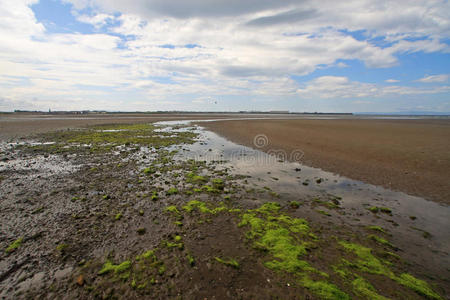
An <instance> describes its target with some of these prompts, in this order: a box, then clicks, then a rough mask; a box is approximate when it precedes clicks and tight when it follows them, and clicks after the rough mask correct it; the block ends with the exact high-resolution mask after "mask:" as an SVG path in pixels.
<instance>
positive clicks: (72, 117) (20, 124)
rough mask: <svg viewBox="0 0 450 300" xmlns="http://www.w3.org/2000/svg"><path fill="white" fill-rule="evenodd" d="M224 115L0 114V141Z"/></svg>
mask: <svg viewBox="0 0 450 300" xmlns="http://www.w3.org/2000/svg"><path fill="white" fill-rule="evenodd" d="M224 117H226V115H224V114H220V115H219V114H217V115H216V114H177V113H173V114H168V113H165V114H157V113H152V114H138V113H120V114H111V113H108V114H78V115H77V114H60V115H59V114H42V113H41V114H32V113H11V114H0V140H5V139H12V138H20V137H24V136H27V135H30V134H36V133H45V132H50V131H55V130H61V129H67V128H74V127H86V126H92V125H102V124H137V123H149V122H158V121H168V120H192V119H195V120H199V119H205V118H208V119H211V118H214V119H218V118H224Z"/></svg>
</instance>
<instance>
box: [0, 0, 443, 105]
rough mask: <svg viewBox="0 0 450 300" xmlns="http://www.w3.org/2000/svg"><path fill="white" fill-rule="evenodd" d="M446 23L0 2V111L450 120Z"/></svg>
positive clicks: (237, 5)
mask: <svg viewBox="0 0 450 300" xmlns="http://www.w3.org/2000/svg"><path fill="white" fill-rule="evenodd" d="M212 2H213V3H212ZM336 2H337V3H336ZM449 15H450V5H449V3H448V1H438V0H435V1H414V2H413V3H411V1H401V0H398V1H372V0H360V1H348V2H346V3H340V2H338V1H329V0H324V1H320V3H319V1H308V0H305V1H293V0H286V1H276V0H273V1H272V0H265V1H257V0H247V1H237V0H228V1H225V0H211V1H201V0H173V1H170V2H168V1H163V0H130V1H113V0H62V1H61V0H41V1H38V0H16V1H7V0H3V1H2V0H0V41H1V43H0V44H1V45H0V110H2V111H12V110H14V109H29V110H48V109H49V108H50V109H52V110H71V109H102V110H111V111H117V110H123V111H151V110H196V111H237V110H290V111H300V112H301V111H320V112H409V111H435V112H450V85H449V76H450V21H449V18H448V16H449Z"/></svg>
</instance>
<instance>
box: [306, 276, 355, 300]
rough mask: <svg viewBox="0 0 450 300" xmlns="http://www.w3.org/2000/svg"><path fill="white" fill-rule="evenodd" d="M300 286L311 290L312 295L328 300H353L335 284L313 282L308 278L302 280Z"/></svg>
mask: <svg viewBox="0 0 450 300" xmlns="http://www.w3.org/2000/svg"><path fill="white" fill-rule="evenodd" d="M300 284H301V285H303V286H304V287H305V288H307V289H309V290H310V291H311V292H312V293H314V294H316V295H317V296H319V297H320V298H321V299H326V300H349V299H351V298H350V297H349V296H348V295H347V294H346V293H344V292H343V291H341V290H340V289H339V288H338V287H337V286H335V285H334V284H331V283H328V282H325V281H313V280H311V279H309V278H308V277H304V278H303V279H301V280H300Z"/></svg>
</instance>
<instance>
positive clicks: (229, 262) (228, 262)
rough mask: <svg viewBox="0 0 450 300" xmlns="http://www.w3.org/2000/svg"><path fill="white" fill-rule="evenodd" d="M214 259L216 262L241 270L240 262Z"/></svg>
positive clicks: (229, 259) (230, 259) (231, 259)
mask: <svg viewBox="0 0 450 300" xmlns="http://www.w3.org/2000/svg"><path fill="white" fill-rule="evenodd" d="M214 259H215V260H216V261H218V262H220V263H221V264H224V265H226V266H230V267H232V268H235V269H239V262H238V261H237V260H235V259H234V258H228V259H222V258H220V257H217V256H216V257H214Z"/></svg>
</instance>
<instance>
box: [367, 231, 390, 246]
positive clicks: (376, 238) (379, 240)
mask: <svg viewBox="0 0 450 300" xmlns="http://www.w3.org/2000/svg"><path fill="white" fill-rule="evenodd" d="M367 238H369V239H371V240H373V241H375V242H377V243H378V244H380V245H384V246H388V247H391V248H393V249H397V248H396V247H395V246H394V245H392V244H391V243H390V242H389V241H388V240H386V239H383V238H382V237H379V236H377V235H374V234H371V235H369V236H368V237H367Z"/></svg>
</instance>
